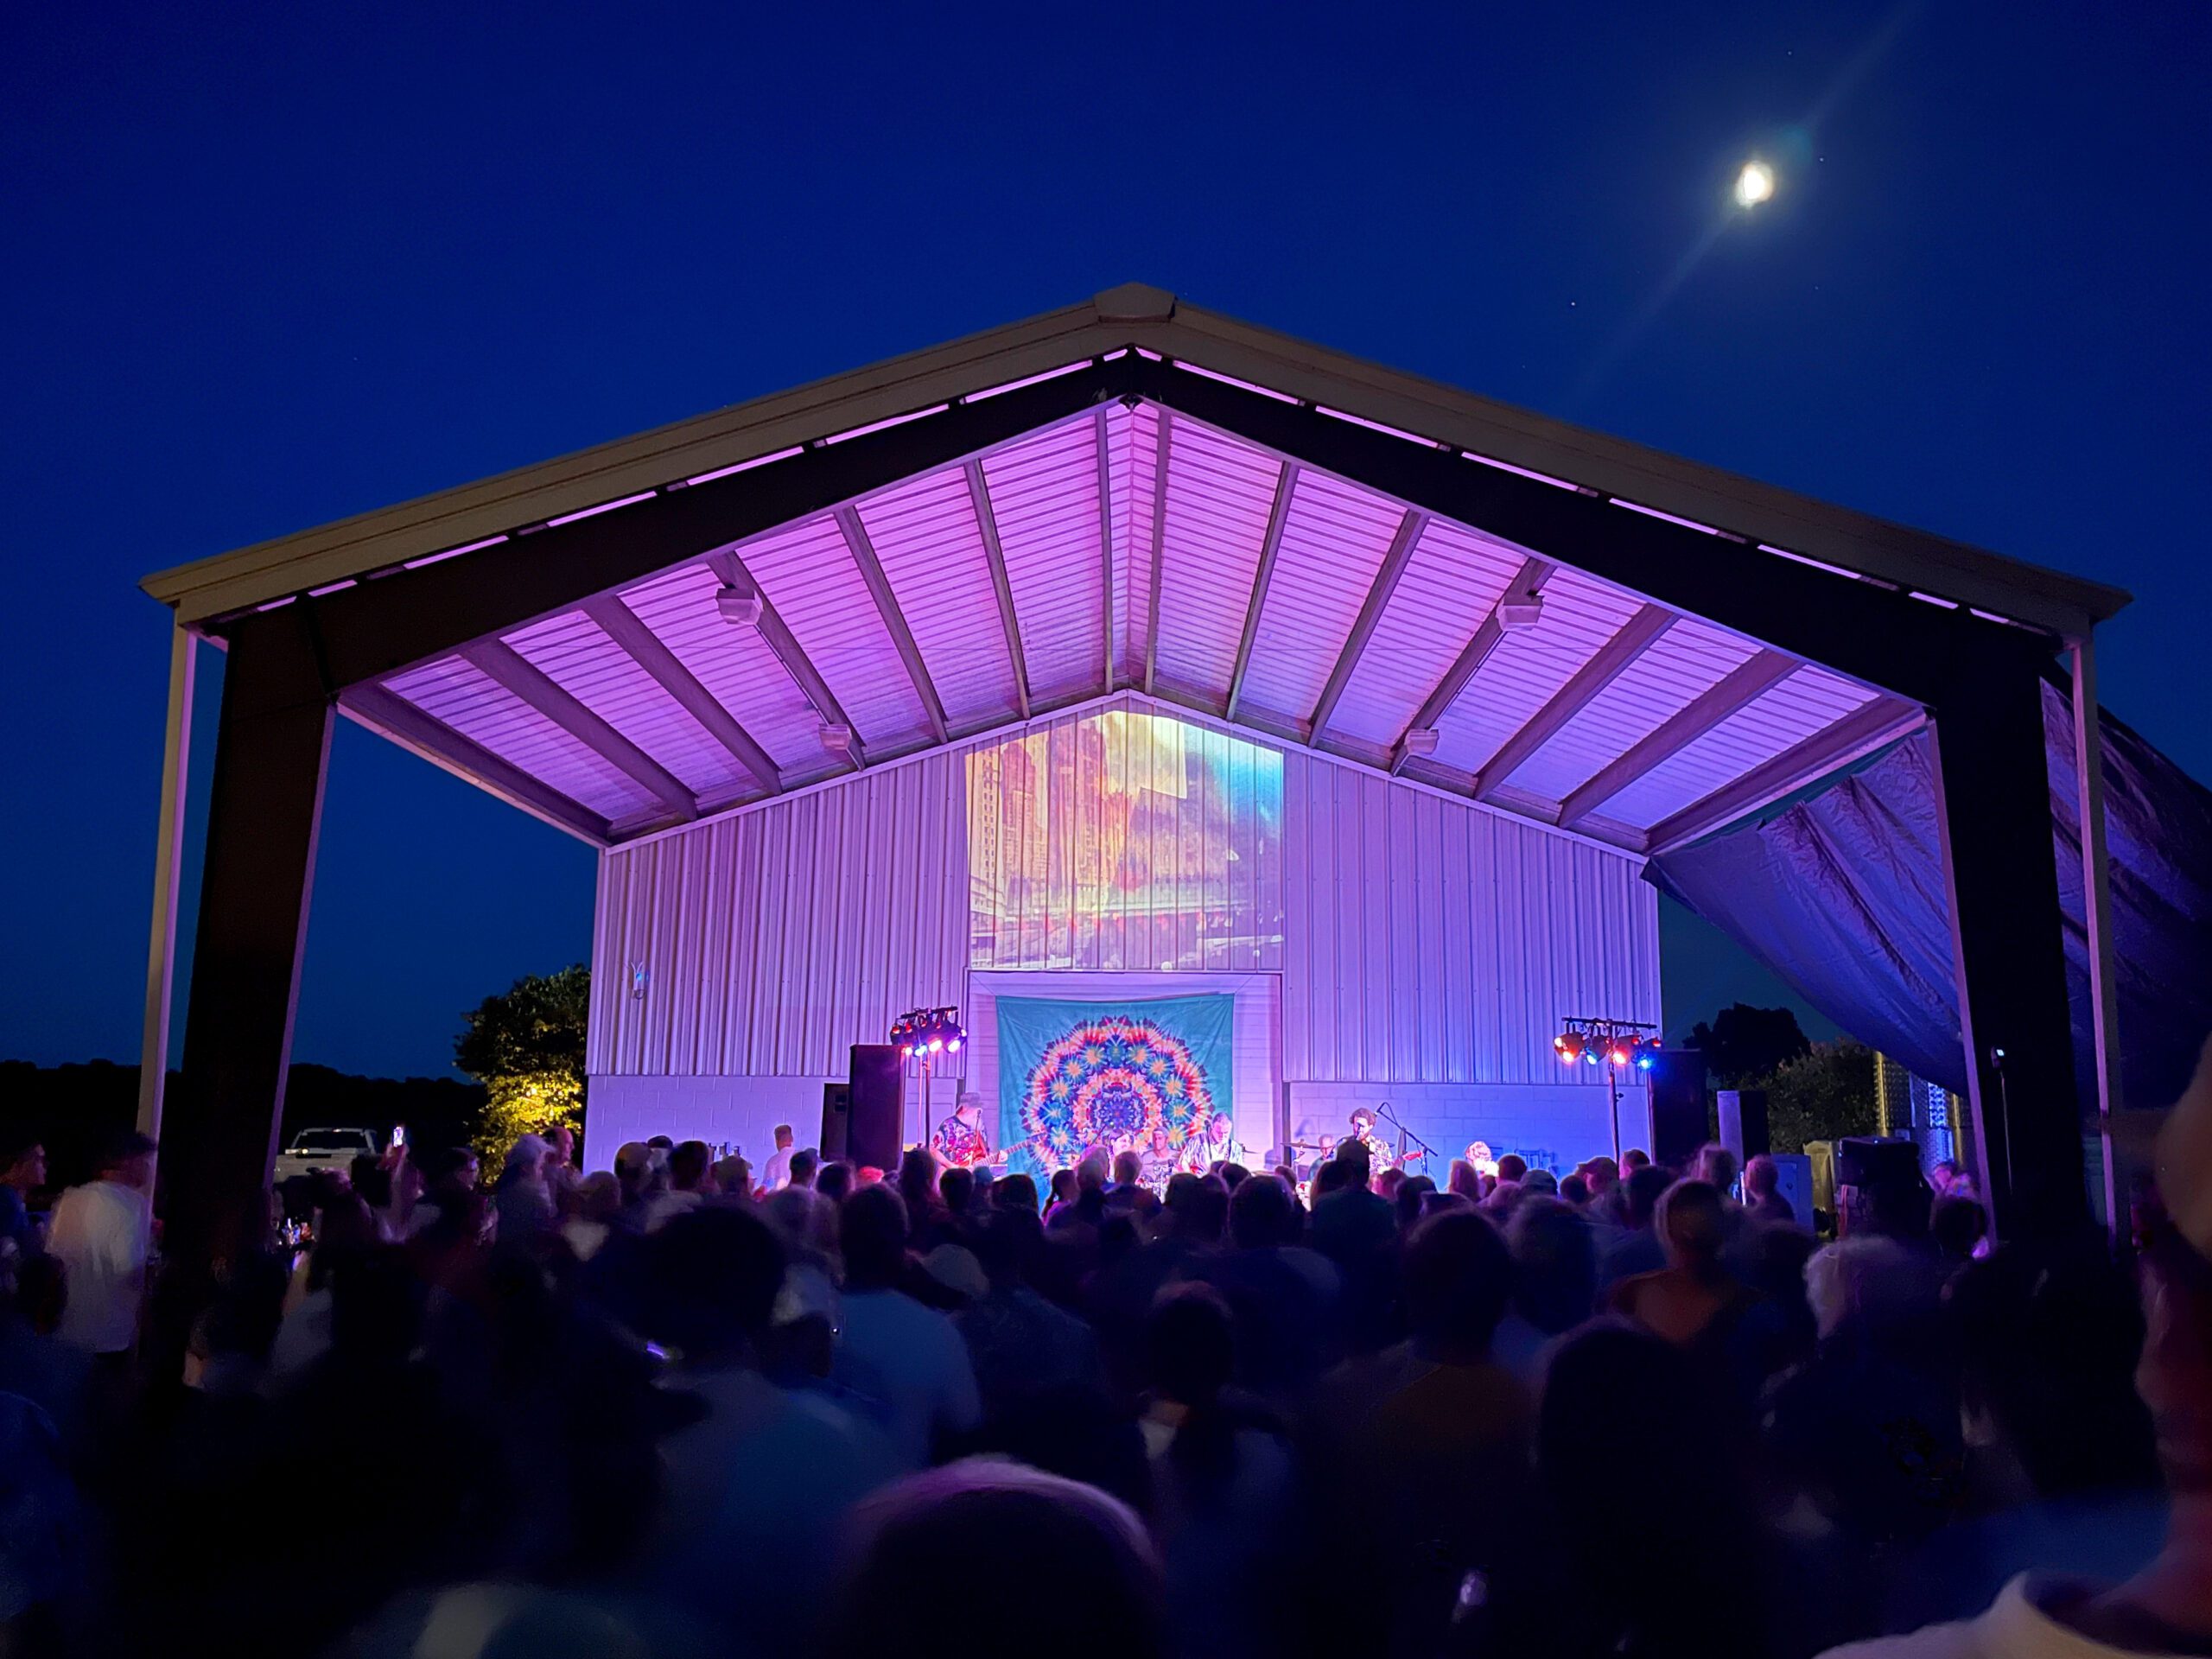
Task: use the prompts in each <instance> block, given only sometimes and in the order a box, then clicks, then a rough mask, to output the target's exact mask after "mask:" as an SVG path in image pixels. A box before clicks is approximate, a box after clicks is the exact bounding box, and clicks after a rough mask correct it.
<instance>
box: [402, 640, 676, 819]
mask: <svg viewBox="0 0 2212 1659" xmlns="http://www.w3.org/2000/svg"><path fill="white" fill-rule="evenodd" d="M385 685H386V686H387V687H388V688H389V689H390V690H391V691H393V692H394V693H396V694H397V695H398V696H403V697H404V698H406V699H407V701H408V702H411V703H413V704H414V705H415V706H416V708H418V709H421V710H422V711H423V713H424V714H426V715H430V716H431V717H432V718H434V719H436V720H442V721H444V722H445V723H446V724H447V725H448V726H450V727H452V728H454V730H455V731H457V732H459V733H460V734H461V735H462V736H463V737H466V738H467V739H469V740H470V741H473V742H475V743H479V744H480V745H482V746H483V747H485V748H486V749H489V750H490V751H491V752H492V753H494V754H496V755H498V756H499V757H500V758H501V759H502V760H510V761H512V762H513V763H514V764H515V765H516V766H520V767H521V768H522V769H523V770H524V772H529V773H530V774H531V776H532V777H534V778H537V779H542V780H543V782H544V783H545V784H547V785H549V786H550V787H551V788H553V789H556V790H558V791H560V792H561V793H562V794H563V795H566V796H567V797H568V798H569V799H570V800H572V801H577V802H581V803H582V804H583V805H585V806H588V807H589V808H590V809H591V810H593V811H594V812H596V813H598V814H599V815H600V816H601V817H604V818H620V817H628V816H629V815H630V814H632V813H634V812H642V811H645V810H648V809H650V808H652V807H655V806H658V804H659V803H658V802H657V801H656V800H655V799H654V798H652V795H651V794H649V793H648V792H647V791H645V788H644V787H643V786H642V785H639V783H637V782H636V781H635V780H634V779H632V778H631V776H630V775H629V773H627V772H624V771H622V770H621V769H620V768H619V767H617V766H614V765H613V763H612V762H610V761H607V760H602V759H601V758H600V754H599V752H598V751H597V750H596V749H594V748H592V747H589V746H588V745H587V744H585V743H584V742H583V741H582V740H581V739H579V738H575V737H571V736H570V735H569V733H568V731H567V730H566V728H563V727H560V726H556V725H555V724H554V723H553V722H552V721H550V720H548V719H547V718H546V717H545V716H544V715H541V714H539V713H538V712H537V709H533V708H531V706H530V705H529V704H528V703H526V702H524V701H523V700H522V699H521V698H520V697H518V696H515V694H514V693H513V692H512V691H510V690H507V688H506V687H505V686H504V685H501V684H500V683H499V682H498V681H496V680H494V679H493V678H492V677H491V676H489V675H488V674H486V673H485V672H484V671H482V670H480V669H479V668H477V667H476V666H475V665H474V664H472V663H468V662H465V661H463V660H462V659H461V658H458V657H445V658H439V659H438V660H437V661H436V662H434V663H425V664H423V666H422V667H420V668H415V669H410V670H409V671H407V672H406V673H404V674H397V675H394V676H393V677H391V679H389V680H387V681H386V682H385Z"/></svg>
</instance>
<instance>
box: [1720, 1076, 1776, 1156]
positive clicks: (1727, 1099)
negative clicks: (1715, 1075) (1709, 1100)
mask: <svg viewBox="0 0 2212 1659" xmlns="http://www.w3.org/2000/svg"><path fill="white" fill-rule="evenodd" d="M1719 1103H1720V1144H1721V1145H1722V1146H1724V1147H1727V1148H1728V1150H1729V1151H1731V1152H1732V1153H1734V1154H1736V1162H1737V1165H1738V1167H1741V1166H1743V1165H1745V1164H1747V1163H1749V1162H1750V1161H1751V1160H1752V1159H1754V1158H1757V1157H1759V1156H1761V1155H1762V1154H1765V1153H1767V1152H1769V1151H1770V1150H1772V1148H1770V1147H1769V1146H1768V1145H1767V1138H1766V1090H1764V1089H1723V1090H1721V1091H1720V1093H1719Z"/></svg>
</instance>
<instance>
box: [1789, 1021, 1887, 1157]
mask: <svg viewBox="0 0 2212 1659" xmlns="http://www.w3.org/2000/svg"><path fill="white" fill-rule="evenodd" d="M1763 1086H1764V1088H1765V1090H1766V1133H1767V1141H1768V1143H1769V1144H1770V1145H1771V1146H1772V1147H1773V1148H1774V1149H1775V1151H1777V1152H1802V1151H1804V1149H1805V1143H1806V1142H1807V1141H1834V1140H1835V1139H1837V1138H1838V1137H1839V1136H1841V1135H1872V1134H1873V1133H1874V1132H1875V1129H1876V1128H1877V1127H1878V1124H1879V1122H1880V1116H1879V1109H1878V1107H1877V1105H1876V1103H1875V1098H1874V1051H1873V1050H1872V1049H1871V1048H1869V1047H1867V1046H1866V1044H1864V1043H1853V1042H1840V1043H1815V1044H1813V1045H1812V1046H1810V1048H1809V1050H1808V1052H1805V1053H1803V1054H1800V1055H1799V1056H1797V1058H1795V1059H1790V1060H1784V1061H1783V1063H1782V1064H1781V1065H1778V1066H1777V1067H1776V1068H1775V1070H1774V1073H1773V1075H1772V1076H1771V1077H1768V1078H1766V1080H1765V1082H1764V1085H1763Z"/></svg>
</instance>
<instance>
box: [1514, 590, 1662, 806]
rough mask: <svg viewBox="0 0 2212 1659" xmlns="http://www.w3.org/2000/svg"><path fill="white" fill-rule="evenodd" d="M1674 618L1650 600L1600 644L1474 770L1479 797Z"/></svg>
mask: <svg viewBox="0 0 2212 1659" xmlns="http://www.w3.org/2000/svg"><path fill="white" fill-rule="evenodd" d="M1674 620H1675V614H1674V613H1673V612H1672V611H1669V610H1667V609H1666V608H1665V607H1662V606H1658V605H1646V606H1644V607H1643V608H1641V609H1640V610H1638V611H1637V613H1635V614H1634V615H1633V616H1631V617H1630V618H1629V620H1627V621H1626V622H1624V623H1623V624H1622V625H1621V628H1620V632H1618V633H1616V634H1614V635H1613V637H1612V638H1611V639H1608V640H1606V641H1605V644H1604V645H1600V646H1599V647H1598V652H1597V655H1595V656H1594V657H1592V658H1591V659H1590V660H1589V661H1588V662H1586V663H1585V664H1583V665H1582V666H1581V667H1580V669H1578V670H1576V671H1575V672H1574V675H1573V677H1572V678H1571V679H1569V680H1568V681H1567V683H1566V684H1565V685H1563V686H1561V687H1560V689H1559V690H1558V691H1556V692H1555V693H1554V694H1553V696H1552V700H1551V701H1550V702H1548V703H1546V704H1545V705H1544V706H1543V707H1542V708H1541V709H1538V710H1536V712H1535V714H1534V715H1531V716H1529V722H1528V724H1527V725H1525V726H1523V727H1522V728H1521V729H1520V730H1519V731H1517V732H1516V733H1514V734H1513V735H1512V736H1510V737H1509V738H1507V739H1506V740H1505V744H1504V747H1502V748H1501V749H1499V750H1498V752H1497V753H1496V754H1495V755H1493V756H1491V760H1490V763H1489V764H1488V765H1487V766H1484V768H1483V769H1482V770H1481V771H1480V772H1477V773H1476V774H1475V790H1474V794H1475V798H1476V799H1477V800H1478V801H1486V800H1488V799H1489V798H1491V796H1492V795H1494V794H1496V793H1497V790H1498V787H1499V785H1502V784H1503V783H1504V782H1505V780H1506V779H1509V778H1510V777H1511V776H1512V775H1513V774H1514V773H1515V772H1518V771H1519V770H1520V769H1521V766H1522V762H1524V761H1526V760H1528V758H1529V756H1530V755H1532V754H1534V753H1535V752H1536V751H1537V750H1538V749H1541V747H1544V745H1545V744H1546V743H1548V742H1549V741H1551V739H1552V738H1553V737H1554V735H1555V734H1557V733H1558V731H1559V729H1560V728H1561V727H1562V726H1564V725H1566V724H1567V721H1570V720H1573V718H1574V717H1575V715H1579V714H1580V713H1581V712H1582V711H1583V710H1584V709H1586V708H1588V707H1589V706H1590V704H1591V702H1592V700H1594V699H1595V698H1596V696H1598V694H1599V692H1601V691H1603V690H1605V688H1606V687H1607V686H1609V685H1611V683H1613V682H1614V681H1615V680H1617V679H1618V678H1620V677H1621V675H1622V674H1623V673H1624V672H1625V671H1627V669H1628V667H1629V665H1630V664H1632V663H1634V662H1635V661H1636V659H1637V658H1639V657H1641V656H1643V653H1644V652H1646V651H1648V650H1649V649H1650V648H1651V645H1652V642H1653V641H1655V640H1656V639H1658V638H1659V636H1660V635H1661V634H1662V633H1664V632H1667V630H1668V628H1669V627H1670V626H1673V623H1674Z"/></svg>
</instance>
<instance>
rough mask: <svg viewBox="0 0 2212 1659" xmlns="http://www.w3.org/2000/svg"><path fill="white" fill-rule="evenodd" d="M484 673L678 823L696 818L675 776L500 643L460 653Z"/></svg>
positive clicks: (693, 803) (695, 803) (694, 801)
mask: <svg viewBox="0 0 2212 1659" xmlns="http://www.w3.org/2000/svg"><path fill="white" fill-rule="evenodd" d="M461 655H462V656H463V657H464V658H467V660H468V661H469V662H470V663H472V664H474V665H475V666H476V667H477V668H478V669H480V670H481V671H483V672H484V673H485V674H486V675H489V676H490V677H492V678H493V679H494V680H496V681H498V682H499V684H501V685H503V686H505V687H506V689H507V690H510V691H512V692H513V693H514V694H515V696H518V697H520V698H521V699H522V700H523V701H524V702H526V703H528V704H529V705H530V706H531V708H533V709H537V712H538V713H539V714H541V715H544V716H545V718H546V719H548V720H550V721H552V722H553V723H554V724H555V725H556V726H558V727H560V728H562V730H563V731H565V732H567V733H568V734H569V736H570V737H573V738H575V740H576V741H577V742H579V743H581V744H582V745H583V746H584V747H586V748H588V749H589V750H591V751H592V752H593V753H595V754H597V755H598V756H599V758H600V759H601V760H604V761H606V762H607V765H609V766H613V768H614V769H615V770H616V771H618V772H622V773H623V774H624V775H626V777H628V778H629V779H630V780H631V781H632V783H634V784H636V785H638V786H639V788H641V789H643V790H644V791H645V792H646V793H647V794H648V795H651V796H652V798H654V799H655V800H657V801H659V802H660V803H661V804H663V805H664V806H666V807H667V808H668V810H670V811H671V812H673V813H675V814H676V815H677V817H679V818H680V819H690V818H696V817H698V816H699V800H698V797H696V795H694V794H692V792H691V791H690V790H689V789H687V788H685V787H684V785H683V783H682V782H681V781H680V780H679V779H677V776H676V774H675V773H674V772H671V771H669V769H668V768H667V767H665V766H662V765H661V763H660V762H659V761H658V760H654V759H653V758H652V756H651V755H650V754H647V753H645V751H644V750H643V749H641V748H639V747H638V746H637V745H636V744H635V743H632V741H630V740H629V739H628V738H626V737H625V736H623V735H622V734H621V733H620V732H618V731H616V730H615V729H614V728H613V727H612V726H610V725H609V724H607V721H606V720H605V718H604V717H602V716H601V715H599V714H598V713H597V712H596V711H595V710H594V709H591V708H590V707H589V706H588V705H587V704H586V703H584V702H582V700H581V699H580V698H578V697H577V696H575V695H574V694H573V693H572V692H570V691H569V690H567V689H566V688H565V687H563V686H562V685H560V684H558V683H556V682H555V681H554V680H553V679H552V678H550V677H549V676H548V675H547V674H546V673H545V671H543V669H540V668H539V667H537V665H536V664H533V663H532V662H531V661H530V660H529V659H528V658H525V657H524V656H523V654H522V653H521V652H518V651H517V650H516V649H515V648H514V647H513V646H512V645H509V644H507V642H506V641H505V640H504V639H480V640H478V641H477V642H476V643H475V644H474V645H467V646H464V647H463V648H462V650H461Z"/></svg>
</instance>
